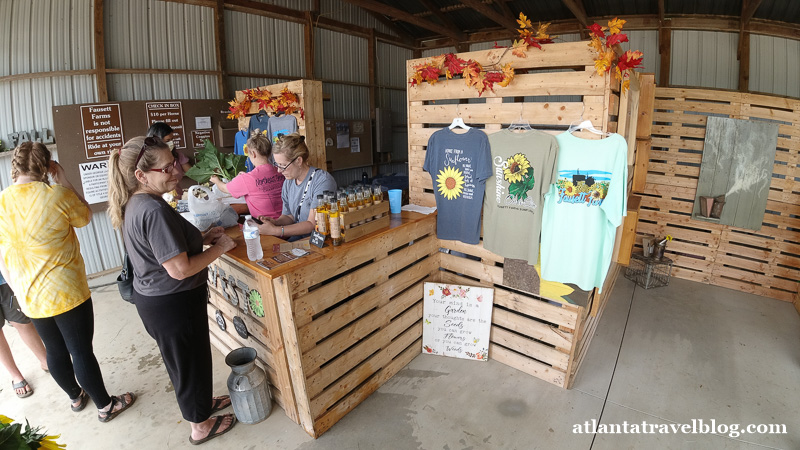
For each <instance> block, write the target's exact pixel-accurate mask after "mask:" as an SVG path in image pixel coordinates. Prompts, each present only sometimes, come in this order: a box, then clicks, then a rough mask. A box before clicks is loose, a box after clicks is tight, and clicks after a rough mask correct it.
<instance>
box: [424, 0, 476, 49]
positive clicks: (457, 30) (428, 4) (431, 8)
mask: <svg viewBox="0 0 800 450" xmlns="http://www.w3.org/2000/svg"><path fill="white" fill-rule="evenodd" d="M419 2H420V3H422V6H424V7H425V8H426V9H428V10H429V11H430V12H432V13H433V15H434V16H436V17H437V18H438V19H439V21H441V22H442V25H444V26H445V27H446V28H447V29H448V30H450V31H451V32H453V33H455V34H458V35H459V36H461V37H460V38H459V39H458V40H459V42H460V41H466V40H467V35H466V34H464V32H462V31H461V29H460V28H458V27H457V26H456V24H455V23H454V22H453V21H452V20H450V18H449V17H447V15H446V14H445V13H443V12H442V10H440V9H439V7H438V6H436V5H434V4H433V2H431V1H430V0H419Z"/></svg>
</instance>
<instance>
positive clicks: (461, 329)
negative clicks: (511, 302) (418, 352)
mask: <svg viewBox="0 0 800 450" xmlns="http://www.w3.org/2000/svg"><path fill="white" fill-rule="evenodd" d="M493 304H494V289H491V288H482V287H476V286H461V285H457V284H441V283H425V293H424V305H423V307H424V310H423V314H422V316H423V326H422V352H423V353H428V354H433V355H442V356H453V357H456V358H464V359H474V360H478V361H486V360H487V359H488V356H489V334H490V332H491V326H492V306H493Z"/></svg>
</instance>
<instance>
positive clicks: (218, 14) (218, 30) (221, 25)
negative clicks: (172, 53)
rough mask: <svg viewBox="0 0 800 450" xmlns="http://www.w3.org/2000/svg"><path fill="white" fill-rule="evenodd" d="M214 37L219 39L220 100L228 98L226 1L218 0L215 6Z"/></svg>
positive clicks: (218, 85) (218, 76) (218, 81)
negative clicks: (226, 78)
mask: <svg viewBox="0 0 800 450" xmlns="http://www.w3.org/2000/svg"><path fill="white" fill-rule="evenodd" d="M214 35H215V36H216V37H217V55H216V56H217V71H218V72H217V89H218V90H219V98H227V97H228V92H227V91H228V86H227V83H226V80H225V77H226V73H227V70H228V68H227V66H228V59H227V56H226V55H227V51H226V50H225V1H224V0H217V4H216V6H214Z"/></svg>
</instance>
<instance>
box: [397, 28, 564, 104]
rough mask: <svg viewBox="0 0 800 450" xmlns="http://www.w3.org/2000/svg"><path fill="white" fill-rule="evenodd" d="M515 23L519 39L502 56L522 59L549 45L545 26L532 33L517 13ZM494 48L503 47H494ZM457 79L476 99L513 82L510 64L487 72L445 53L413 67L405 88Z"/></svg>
mask: <svg viewBox="0 0 800 450" xmlns="http://www.w3.org/2000/svg"><path fill="white" fill-rule="evenodd" d="M517 23H519V24H520V28H519V30H518V32H519V35H520V39H519V40H515V41H514V43H513V45H512V46H511V47H505V49H506V52H507V51H508V50H511V53H512V54H513V55H515V56H518V57H520V58H524V57H525V56H526V54H525V52H526V51H527V50H528V48H529V47H536V48H538V49H540V50H542V44H550V43H552V42H553V40H552V39H551V38H550V35H549V34H547V27H549V26H550V24H549V23H547V24H539V26H538V27H537V28H536V29H534V28H533V24H531V21H530V20H529V19H528V18H527V17H525V14H522V13H520V15H519V19H517ZM495 48H504V47H498V46H495ZM503 55H505V53H503ZM501 59H502V56H500V58H498V62H499V61H500V60H501ZM457 75H461V78H463V79H464V83H466V85H467V86H469V87H472V88H475V89H476V90H477V91H478V96H480V95H482V94H483V93H484V92H486V90H487V89H488V90H490V91H492V92H494V86H495V85H500V86H502V87H505V86H508V84H509V83H511V80H513V79H514V68H513V67H512V66H511V63H506V64H505V65H502V66H501V65H499V64H492V66H491V68H488V69H487V68H485V67H484V66H483V65H481V64H480V63H479V62H477V61H475V60H473V59H470V60H463V59H461V58H459V57H458V56H456V55H454V54H453V53H447V54H444V55H439V56H437V57H435V58H432V59H431V60H430V61H427V62H425V63H422V64H418V65H416V66H414V74H413V75H412V76H411V79H410V80H409V84H410V85H411V86H416V85H418V84H421V83H423V82H426V83H429V84H436V83H437V82H438V81H439V78H440V77H442V76H443V77H445V79H448V80H449V79H452V78H453V77H454V76H457Z"/></svg>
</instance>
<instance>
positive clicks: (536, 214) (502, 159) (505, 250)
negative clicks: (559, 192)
mask: <svg viewBox="0 0 800 450" xmlns="http://www.w3.org/2000/svg"><path fill="white" fill-rule="evenodd" d="M489 144H490V146H491V152H492V170H493V171H494V175H493V176H491V177H489V179H488V180H486V193H485V195H484V198H483V247H484V248H485V249H486V250H489V251H490V252H492V253H495V254H497V255H500V256H502V257H504V258H513V259H524V260H526V261H528V264H530V265H536V262H537V261H538V260H539V233H540V231H541V229H542V211H543V210H544V195H545V194H546V193H547V191H548V190H549V189H550V185H551V184H552V183H554V182H555V181H556V159H557V157H558V144H557V143H556V138H555V137H554V136H553V135H550V134H547V133H542V132H541V131H537V130H530V131H525V132H524V133H516V132H513V131H510V130H508V129H504V130H501V131H498V132H496V133H493V134H490V135H489Z"/></svg>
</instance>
